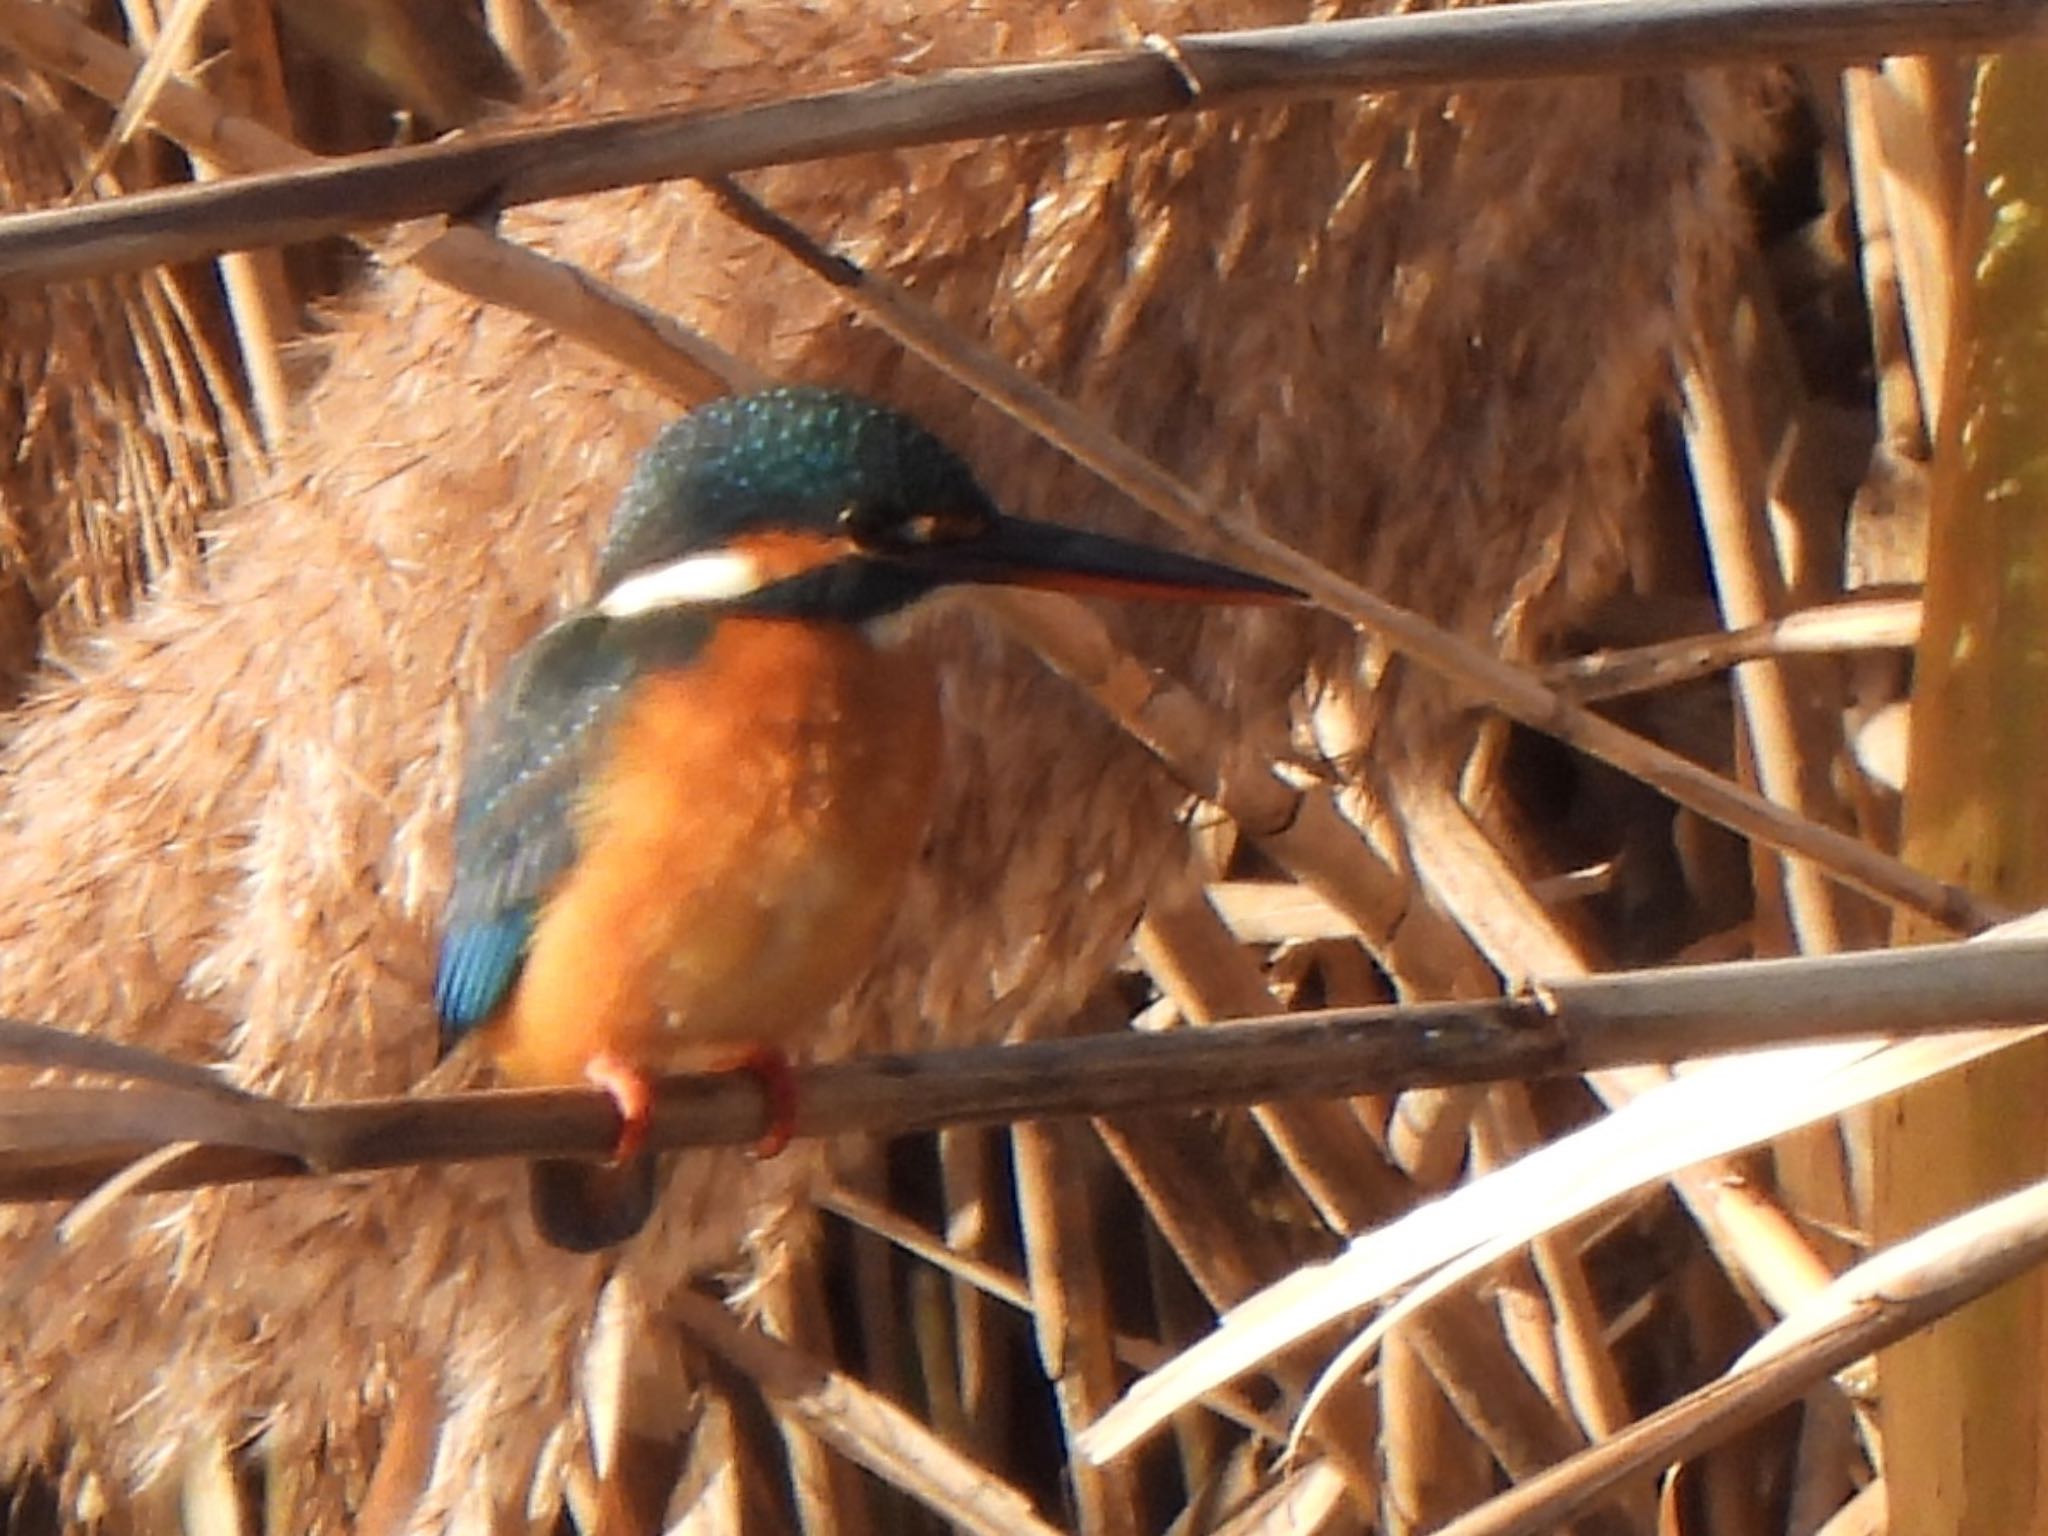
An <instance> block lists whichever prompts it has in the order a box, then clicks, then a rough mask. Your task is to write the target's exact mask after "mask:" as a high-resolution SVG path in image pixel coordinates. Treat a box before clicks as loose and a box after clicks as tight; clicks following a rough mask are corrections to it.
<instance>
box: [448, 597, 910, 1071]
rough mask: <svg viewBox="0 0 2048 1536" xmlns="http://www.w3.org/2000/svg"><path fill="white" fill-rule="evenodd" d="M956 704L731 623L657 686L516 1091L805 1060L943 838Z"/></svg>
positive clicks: (555, 928)
mask: <svg viewBox="0 0 2048 1536" xmlns="http://www.w3.org/2000/svg"><path fill="white" fill-rule="evenodd" d="M938 758H939V720H938V706H937V694H936V687H935V684H934V682H933V679H932V677H931V675H930V673H929V671H928V669H926V668H925V667H924V666H923V665H922V664H921V663H919V662H917V661H915V660H913V659H911V658H909V657H907V656H904V655H901V654H899V653H896V652H884V651H877V650H875V649H874V648H872V647H871V646H869V645H868V644H867V642H866V641H865V640H864V639H863V638H862V637H861V636H860V634H859V633H858V632H857V631H855V630H853V629H851V628H847V627H842V626H825V625H806V624H801V623H796V622H793V621H787V620H774V619H732V620H727V621H725V622H723V623H721V624H720V625H719V627H718V630H717V632H716V634H715V636H714V638H713V639H712V641H711V642H710V643H709V645H708V646H707V647H706V648H705V650H704V652H703V653H702V654H700V656H699V657H698V658H697V659H696V661H695V662H694V663H693V664H692V665H691V666H689V667H688V668H684V669H678V670H676V671H672V672H665V673H660V674H657V675H655V676H654V677H652V678H650V679H648V680H646V681H645V682H643V683H642V685H641V686H640V687H639V689H638V690H637V691H636V693H635V696H634V698H633V699H632V701H631V702H630V703H629V704H628V706H627V708H626V710H625V713H624V715H623V717H622V719H621V721H620V723H619V725H618V726H617V727H616V728H615V731H614V735H613V739H612V741H611V743H610V751H609V753H608V755H607V761H606V763H605V765H604V767H603V768H602V769H601V770H600V771H599V772H598V773H597V774H596V775H595V776H594V777H593V781H592V783H591V786H590V789H589V792H588V794H587V797H586V799H585V801H584V803H583V805H582V807H581V809H580V812H579V821H578V836H579V843H580V847H581V856H580V857H579V858H578V860H577V862H576V865H575V867H574V868H573V870H572V871H571V872H570V874H569V876H568V877H567V878H566V879H565V880H564V882H563V884H562V886H561V888H560V889H559V890H558V891H557V892H556V893H555V894H554V895H553V896H552V897H551V899H550V900H549V901H548V903H547V904H546V905H545V906H544V907H543V909H542V911H541V914H540V919H539V922H538V923H537V924H536V927H535V932H534V939H533V944H532V948H531V951H530V953H529V955H528V958H527V962H526V967H525V970H524V972H523V973H522V975H521V977H520V983H519V987H518V990H517V992H516V994H515V996H514V998H513V1001H512V1005H511V1007H510V1008H509V1009H507V1011H506V1013H505V1014H504V1015H503V1016H502V1017H501V1019H500V1020H499V1021H498V1022H497V1023H496V1024H495V1025H493V1026H492V1028H491V1029H490V1030H489V1031H487V1034H486V1040H487V1043H488V1044H489V1045H490V1047H491V1049H492V1050H493V1053H494V1054H495V1055H497V1057H498V1058H499V1062H500V1065H501V1067H502V1069H503V1070H504V1072H505V1074H506V1075H507V1076H508V1077H509V1078H511V1079H512V1080H514V1081H518V1082H533V1083H568V1082H576V1081H578V1080H580V1079H581V1077H582V1075H583V1068H584V1064H585V1063H586V1062H587V1061H588V1060H589V1059H590V1057H591V1056H592V1055H593V1054H595V1053H596V1052H597V1051H599V1050H611V1051H614V1052H617V1053H618V1054H620V1055H622V1056H624V1057H625V1058H626V1059H627V1060H629V1061H632V1062H634V1063H635V1064H637V1065H640V1066H643V1067H646V1068H648V1069H650V1070H662V1069H670V1068H679V1067H688V1066H691V1065H710V1064H715V1063H716V1062H718V1061H719V1060H720V1059H721V1058H724V1057H729V1056H730V1055H731V1054H732V1053H733V1051H734V1050H735V1049H738V1048H744V1047H745V1046H748V1045H754V1044H763V1045H770V1046H775V1047H778V1048H781V1049H785V1050H791V1049H796V1048H799V1047H800V1045H801V1043H802V1040H803V1037H804V1036H805V1034H806V1033H807V1032H808V1031H809V1030H811V1029H812V1028H813V1027H815V1025H816V1024H817V1023H818V1021H819V1018H820V1016H821V1015H822V1014H823V1013H824V1011H825V1010H826V1009H828V1008H829V1007H830V1006H831V1005H832V1004H833V1003H834V1002H836V1001H837V1000H838V999H839V997H841V996H842V995H843V994H844V993H845V992H846V990H847V989H848V988H849V987H851V986H852V985H853V983H854V982H855V981H857V980H858V979H859V977H860V975H861V973H862V971H863V970H864V969H865V968H866V966H867V964H868V963H869V961H870V959H871V957H872V955H873V952H874V947H875V944H876V942H877V940H879V939H880V937H881V934H882V930H883V928H884V927H885V926H886V924H887V922H888V920H889V917H890V915H891V913H892V912H893V910H894V908H895V905H896V901H897V898H898V896H899V894H900V893H901V890H902V886H903V881H904V879H905V877H906V876H907V875H908V874H909V871H910V868H911V866H912V864H913V863H914V862H915V860H916V858H917V855H918V852H919V850H920V848H921V847H922V846H923V842H924V837H925V833H926V829H927V826H928V820H929V814H930V804H931V797H932V792H933V788H934V781H935V779H936V777H937V772H938Z"/></svg>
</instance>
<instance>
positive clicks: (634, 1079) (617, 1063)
mask: <svg viewBox="0 0 2048 1536" xmlns="http://www.w3.org/2000/svg"><path fill="white" fill-rule="evenodd" d="M784 1070H785V1071H787V1070H788V1069H787V1068H786V1067H785V1068H784ZM583 1075H584V1076H585V1077H587V1078H589V1079H590V1082H591V1086H593V1087H596V1088H602V1089H603V1090H604V1091H605V1092H606V1093H608V1094H610V1095H611V1100H612V1103H614V1104H616V1105H617V1106H618V1108H619V1140H618V1144H617V1145H616V1146H614V1147H613V1148H612V1162H613V1163H615V1164H620V1165H623V1164H626V1163H630V1162H632V1161H633V1159H634V1158H636V1157H638V1156H639V1155H640V1149H641V1148H642V1147H644V1146H646V1145H647V1127H648V1122H649V1119H650V1117H651V1115H652V1113H653V1110H654V1090H653V1088H652V1086H651V1085H650V1084H649V1083H648V1081H647V1074H646V1073H644V1072H642V1071H641V1070H640V1069H639V1068H638V1067H636V1066H634V1065H633V1064H632V1063H631V1062H630V1061H628V1060H626V1058H625V1057H623V1056H619V1055H616V1054H614V1053H613V1052H611V1051H599V1052H598V1053H597V1054H596V1055H595V1056H593V1057H591V1058H590V1061H589V1064H588V1065H586V1066H585V1067H584V1069H583Z"/></svg>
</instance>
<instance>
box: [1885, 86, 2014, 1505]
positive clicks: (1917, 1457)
mask: <svg viewBox="0 0 2048 1536" xmlns="http://www.w3.org/2000/svg"><path fill="white" fill-rule="evenodd" d="M2044 90H2048V64H2044V61H2043V60H2042V59H2041V58H2039V57H2038V56H2036V55H2034V54H2032V53H2030V52H2016V53H2012V54H2007V55H2000V56H1998V57H1996V58H1993V59H1990V60H1987V61H1985V63H1984V64H1983V65H1982V66H1981V68H1980V70H1979V74H1978V78H1977V84H1976V93H1975V99H1974V101H1973V103H1972V107H1971V128H1970V145H1969V164H1968V169H1967V174H1966V176H1965V178H1964V184H1963V195H1962V200H1961V216H1960V227H1959V228H1957V229H1954V230H1952V231H1950V235H1951V238H1952V239H1953V240H1955V241H1956V242H1957V244H1956V250H1957V253H1958V254H1957V255H1956V256H1955V258H1954V262H1955V265H1956V266H1957V267H1958V268H1960V269H1961V270H1962V271H1963V273H1964V274H1965V278H1964V280H1963V281H1962V283H1961V284H1960V285H1959V286H1958V289H1957V291H1956V293H1955V294H1954V296H1953V303H1954V310H1955V314H1954V320H1953V329H1952V332H1951V334H1950V342H1949V351H1948V362H1949V369H1948V373H1947V376H1946V378H1945V380H1944V382H1943V385H1942V388H1941V389H1940V391H1939V392H1936V393H1934V395H1933V398H1935V399H1937V400H1938V401H1939V402H1940V404H1939V405H1938V407H1937V408H1936V410H1935V413H1934V414H1935V430H1936V448H1935V474H1934V487H1935V490H1934V502H1933V509H1932V517H1931V525H1930V548H1929V561H1928V574H1927V617H1926V623H1925V627H1924V631H1923V635H1922V640H1921V646H1920V650H1919V652H1918V671H1917V681H1916V686H1915V699H1914V704H1913V739H1912V744H1911V757H1910V767H1909V772H1908V778H1907V785H1906V802H1905V827H1906V831H1905V846H1906V849H1907V851H1908V852H1909V854H1910V855H1911V856H1912V857H1913V858H1914V859H1915V861H1916V862H1917V863H1919V864H1920V866H1921V867H1922V868H1925V869H1928V870H1930V871H1935V872H1939V873H1942V874H1946V875H1949V876H1951V877H1965V878H1969V879H1971V880H1973V881H1974V882H1975V883H1977V884H1978V885H1979V886H1980V887H1981V888H1982V889H1984V890H1986V891H1987V892H1990V893H1992V894H1995V895H2000V896H2003V897H2006V898H2007V899H2017V900H2032V899H2036V898H2038V897H2039V896H2040V895H2042V894H2043V893H2044V892H2048V816H2044V815H2043V812H2042V798H2041V794H2040V764H2041V761H2042V757H2043V752H2044V750H2048V716H2044V714H2043V712H2042V709H2041V707H2040V705H2041V701H2042V700H2043V699H2044V697H2048V651H2044V649H2043V639H2044V636H2048V596H2044V590H2048V589H2044V579H2048V536H2044V530H2048V499H2044V487H2043V485H2042V482H2041V480H2040V478H2039V477H2038V475H2037V474H2036V473H2035V466H2036V465H2038V464H2039V462H2040V458H2041V453H2042V444H2043V427H2042V423H2043V421H2044V420H2048V416H2044V409H2048V344H2044V337H2043V333H2042V331H2041V329H2040V327H2039V326H2038V325H2037V324H2035V323H2034V317H2036V316H2037V315H2038V314H2039V312H2040V310H2041V307H2042V305H2043V304H2044V303H2048V284H2044V282H2043V279H2042V272H2043V267H2042V261H2043V257H2044V254H2048V220H2044V219H2043V218H2042V216H2041V209H2042V207H2043V206H2044V203H2048V176H2044V170H2043V167H2044V165H2048V135H2044V132H2043V125H2042V119H2041V116H2040V113H2039V111H2038V105H2039V102H2040V99H2041V93H2042V92H2043V91H2044ZM1938 136H1939V127H1938V125H1933V126H1931V127H1930V129H1929V137H1938ZM1919 340H1920V333H1919V332H1918V331H1916V332H1915V345H1916V349H1917V348H1918V346H1919ZM2044 1095H2048V1052H2043V1051H2042V1050H2041V1049H2040V1048H2038V1047H2035V1048H2031V1049H2022V1050H2016V1051H2010V1052H2006V1053H2003V1054H2002V1055H2001V1056H2000V1057H1999V1059H1998V1061H1997V1062H1996V1063H1995V1065H1988V1066H1987V1067H1986V1068H1984V1069H1981V1070H1979V1071H1976V1072H1972V1073H1969V1074H1966V1075H1965V1076H1963V1077H1962V1078H1960V1079H1958V1080H1956V1081H1953V1082H1949V1083H1944V1084H1939V1085H1934V1086H1932V1087H1931V1088H1930V1089H1928V1090H1925V1091H1921V1092H1916V1093H1914V1094H1911V1095H1908V1096H1907V1097H1906V1098H1905V1099H1904V1100H1903V1101H1902V1102H1901V1104H1900V1105H1899V1106H1898V1107H1897V1108H1896V1109H1895V1110H1894V1111H1893V1112H1891V1113H1888V1114H1886V1115H1883V1116H1881V1117H1879V1118H1878V1119H1877V1120H1876V1122H1875V1124H1874V1127H1873V1137H1872V1139H1873V1143H1874V1147H1875V1153H1876V1156H1875V1173H1876V1178H1875V1181H1874V1187H1875V1199H1874V1210H1873V1213H1872V1226H1873V1229H1874V1231H1875V1233H1876V1235H1877V1237H1878V1238H1879V1240H1880V1241H1884V1240H1891V1239H1895V1238H1898V1237H1900V1236H1903V1235H1904V1234H1906V1233H1909V1232H1913V1231H1917V1230H1919V1229H1920V1228H1921V1227H1923V1226H1925V1225H1926V1224H1927V1223H1928V1222H1930V1221H1932V1220H1934V1219H1936V1218H1937V1217H1939V1216H1940V1215H1942V1214H1944V1213H1946V1212H1947V1211H1950V1210H1953V1209H1955V1208H1956V1207H1957V1206H1958V1205H1963V1204H1967V1203H1969V1202H1971V1201H1974V1200H1980V1199H1983V1198H1984V1197H1985V1196H1986V1195H1988V1194H1990V1193H1993V1192H1995V1191H1996V1190H1998V1189H2001V1188H2004V1187H2006V1186H2008V1185H2010V1184H2012V1183H2014V1182H2017V1181H2019V1180H2023V1179H2028V1178H2033V1177H2037V1176H2038V1175H2039V1172H2040V1169H2041V1167H2042V1148H2043V1146H2044V1144H2048V1113H2044V1102H2048V1100H2044ZM2044 1346H2048V1282H2044V1281H2043V1280H2042V1279H2041V1278H2040V1277H2035V1278H2034V1279H2032V1280H2030V1281H2029V1282H2028V1283H2027V1284H2025V1285H2020V1286H2014V1287H2012V1288H2010V1289H2008V1290H2006V1291H2004V1292H2002V1293H2001V1294H2000V1295H1999V1296H1997V1297H1995V1298H1993V1299H1991V1300H1989V1301H1987V1302H1986V1303H1985V1304H1984V1305H1983V1306H1981V1307H1977V1308H1973V1309H1972V1310H1971V1311H1970V1312H1968V1313H1966V1314H1964V1315H1963V1316H1961V1317H1958V1318H1956V1319H1954V1320H1953V1321H1952V1322H1950V1323H1948V1324H1946V1325H1945V1326H1944V1327H1942V1328H1940V1329H1938V1330H1934V1331H1933V1332H1930V1333H1929V1334H1927V1335H1926V1336H1925V1337H1922V1338H1916V1339H1913V1340H1911V1341H1910V1342H1909V1343H1908V1344H1907V1345H1905V1346H1904V1347H1902V1348H1900V1349H1898V1350H1896V1351H1894V1352H1892V1353H1890V1354H1888V1355H1887V1356H1886V1357H1885V1359H1884V1360H1883V1362H1882V1369H1881V1375H1882V1380H1883V1385H1884V1396H1883V1406H1882V1415H1881V1420H1882V1423H1883V1426H1884V1438H1885V1443H1886V1447H1887V1451H1886V1468H1887V1480H1888V1482H1889V1484H1890V1497H1891V1508H1892V1512H1893V1519H1894V1522H1895V1526H1896V1528H1897V1529H1901V1530H1911V1531H1914V1532H1915V1533H1916V1536H1917V1533H1919V1532H1926V1533H1928V1536H1948V1533H1957V1532H1969V1533H1977V1532H1994V1531H1995V1532H1999V1533H2005V1532H2037V1531H2040V1530H2042V1529H2043V1528H2044V1527H2048V1498H2044V1494H2043V1489H2042V1484H2041V1480H2040V1477H2039V1475H2038V1472H2039V1458H2040V1455H2041V1445H2042V1437H2041V1430H2040V1425H2041V1422H2042V1416H2043V1414H2044V1412H2048V1396H2044V1394H2043V1390H2042V1386H2041V1382H2040V1380H2039V1378H2038V1376H2036V1375H2035V1374H2033V1373H2025V1372H2014V1371H2013V1370H2012V1369H2011V1362H2012V1361H2013V1360H2014V1359H2029V1358H2032V1357H2033V1355H2034V1354H2035V1353H2036V1352H2038V1351H2039V1350H2040V1349H2042V1348H2043V1347H2044Z"/></svg>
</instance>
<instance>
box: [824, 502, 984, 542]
mask: <svg viewBox="0 0 2048 1536" xmlns="http://www.w3.org/2000/svg"><path fill="white" fill-rule="evenodd" d="M839 522H840V526H841V527H843V528H844V529H845V530H846V531H847V533H848V534H849V535H851V536H852V538H853V540H854V541H855V542H856V543H858V544H860V545H862V546H863V547H865V548H868V549H930V548H932V547H934V546H938V545H945V544H957V543H960V542H961V541H963V540H967V539H974V538H979V537H981V536H982V535H983V534H985V533H986V532H987V531H988V519H987V518H986V517H984V516H982V515H981V514H979V513H976V512H971V511H966V512H963V511H953V510H947V511H940V512H905V511H903V510H902V509H901V508H899V507H874V506H851V507H848V508H847V509H846V510H845V511H843V512H841V513H840V514H839Z"/></svg>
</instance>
